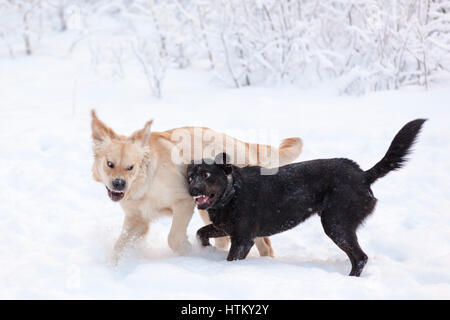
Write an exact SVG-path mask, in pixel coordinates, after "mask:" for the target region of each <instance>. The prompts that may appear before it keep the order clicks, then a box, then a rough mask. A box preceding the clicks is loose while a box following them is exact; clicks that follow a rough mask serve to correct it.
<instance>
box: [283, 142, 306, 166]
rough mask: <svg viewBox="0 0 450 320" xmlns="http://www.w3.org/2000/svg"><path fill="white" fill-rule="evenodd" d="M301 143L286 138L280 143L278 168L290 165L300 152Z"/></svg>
mask: <svg viewBox="0 0 450 320" xmlns="http://www.w3.org/2000/svg"><path fill="white" fill-rule="evenodd" d="M302 148H303V142H302V139H300V138H286V139H284V140H283V141H281V144H280V147H279V148H278V152H279V161H280V166H284V165H286V164H289V163H291V162H292V161H294V160H295V159H297V157H298V156H299V155H300V153H301V152H302Z"/></svg>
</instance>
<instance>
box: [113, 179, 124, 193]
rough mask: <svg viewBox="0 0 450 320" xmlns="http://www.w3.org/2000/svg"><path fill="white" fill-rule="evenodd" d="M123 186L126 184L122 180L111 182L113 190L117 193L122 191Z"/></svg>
mask: <svg viewBox="0 0 450 320" xmlns="http://www.w3.org/2000/svg"><path fill="white" fill-rule="evenodd" d="M125 184H126V181H125V180H123V179H114V180H113V181H112V186H113V187H114V189H116V190H118V191H122V190H123V189H125Z"/></svg>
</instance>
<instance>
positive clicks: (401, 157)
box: [364, 119, 426, 184]
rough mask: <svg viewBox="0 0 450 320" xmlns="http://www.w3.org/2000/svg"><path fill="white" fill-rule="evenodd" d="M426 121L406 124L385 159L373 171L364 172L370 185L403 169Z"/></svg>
mask: <svg viewBox="0 0 450 320" xmlns="http://www.w3.org/2000/svg"><path fill="white" fill-rule="evenodd" d="M425 121H426V119H416V120H413V121H411V122H408V123H407V124H405V126H404V127H403V128H401V129H400V131H399V132H398V133H397V135H396V136H395V137H394V140H392V143H391V145H390V146H389V149H388V151H387V152H386V154H385V155H384V157H383V159H381V161H379V162H378V163H377V164H376V165H374V166H373V167H372V168H371V169H369V170H367V171H366V172H364V174H365V176H366V180H367V182H368V183H369V184H372V183H374V182H375V181H376V180H377V179H379V178H382V177H384V176H385V175H386V174H388V173H389V172H390V171H394V170H397V169H400V168H401V167H403V165H404V163H405V162H406V160H407V159H406V156H407V155H408V154H409V153H410V152H411V147H412V145H413V144H414V142H415V141H416V138H417V135H418V134H419V132H420V129H421V128H422V125H423V123H424V122H425Z"/></svg>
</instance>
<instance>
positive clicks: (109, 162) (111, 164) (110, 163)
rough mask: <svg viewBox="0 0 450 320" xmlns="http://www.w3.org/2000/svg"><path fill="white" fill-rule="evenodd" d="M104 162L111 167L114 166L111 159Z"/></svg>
mask: <svg viewBox="0 0 450 320" xmlns="http://www.w3.org/2000/svg"><path fill="white" fill-rule="evenodd" d="M106 164H107V165H108V167H110V168H111V169H112V168H114V163H112V162H111V161H106Z"/></svg>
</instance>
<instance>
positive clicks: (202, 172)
mask: <svg viewBox="0 0 450 320" xmlns="http://www.w3.org/2000/svg"><path fill="white" fill-rule="evenodd" d="M228 163H229V157H228V155H227V154H226V153H221V154H218V155H217V156H216V159H215V160H212V159H203V160H202V163H200V164H195V163H194V162H192V163H191V164H190V165H188V167H187V179H188V183H189V194H190V195H191V196H192V197H194V199H195V203H196V205H197V208H199V209H200V210H207V209H209V208H211V207H213V206H214V205H215V204H216V203H217V201H219V199H221V197H222V195H223V194H224V192H225V190H226V189H227V186H228V183H229V180H228V178H227V176H229V175H230V174H231V173H232V170H233V166H232V165H231V164H228Z"/></svg>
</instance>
